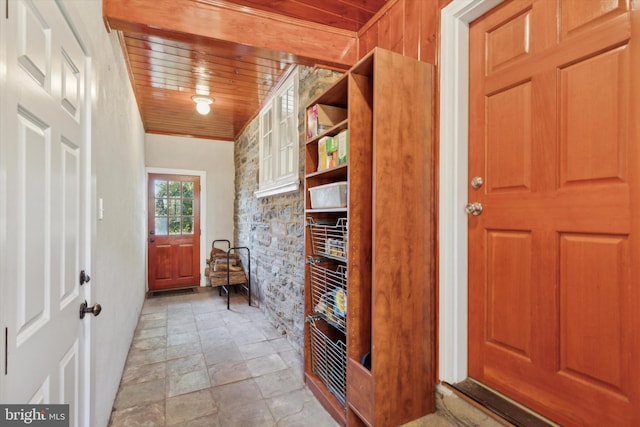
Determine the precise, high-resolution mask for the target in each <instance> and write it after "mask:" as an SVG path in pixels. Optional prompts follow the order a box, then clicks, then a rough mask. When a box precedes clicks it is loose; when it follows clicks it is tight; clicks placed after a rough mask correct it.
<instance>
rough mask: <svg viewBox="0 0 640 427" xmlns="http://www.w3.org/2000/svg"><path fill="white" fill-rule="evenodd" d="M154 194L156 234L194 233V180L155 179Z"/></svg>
mask: <svg viewBox="0 0 640 427" xmlns="http://www.w3.org/2000/svg"><path fill="white" fill-rule="evenodd" d="M154 196H155V213H154V215H155V221H154V222H155V224H154V225H155V233H156V235H159V236H166V235H181V234H193V233H194V230H193V227H194V217H193V202H194V186H193V182H192V181H175V180H174V181H155V183H154Z"/></svg>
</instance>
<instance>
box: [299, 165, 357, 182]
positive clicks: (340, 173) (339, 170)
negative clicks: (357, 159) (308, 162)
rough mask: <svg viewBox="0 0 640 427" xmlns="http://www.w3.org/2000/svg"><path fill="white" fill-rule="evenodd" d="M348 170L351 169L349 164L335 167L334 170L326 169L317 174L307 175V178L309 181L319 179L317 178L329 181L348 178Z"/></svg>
mask: <svg viewBox="0 0 640 427" xmlns="http://www.w3.org/2000/svg"><path fill="white" fill-rule="evenodd" d="M348 168H349V164H348V163H344V164H342V165H338V166H335V167H333V168H329V169H324V170H321V171H316V172H310V173H308V174H307V175H305V178H307V179H309V178H317V177H322V178H327V179H332V178H346V176H347V170H348Z"/></svg>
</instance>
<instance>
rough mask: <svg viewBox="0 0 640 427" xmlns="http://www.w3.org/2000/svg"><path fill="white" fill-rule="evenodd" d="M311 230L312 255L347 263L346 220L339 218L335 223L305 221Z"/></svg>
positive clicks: (310, 219)
mask: <svg viewBox="0 0 640 427" xmlns="http://www.w3.org/2000/svg"><path fill="white" fill-rule="evenodd" d="M307 225H308V226H309V229H310V230H311V246H312V248H313V254H314V255H317V256H325V257H328V258H332V259H336V260H339V261H343V262H346V261H347V218H339V219H338V221H337V222H336V223H326V222H316V221H315V220H313V218H308V219H307Z"/></svg>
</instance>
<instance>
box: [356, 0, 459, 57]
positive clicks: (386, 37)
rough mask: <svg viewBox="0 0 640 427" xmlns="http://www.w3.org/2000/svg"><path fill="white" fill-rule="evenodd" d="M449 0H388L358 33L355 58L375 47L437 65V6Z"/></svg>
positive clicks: (438, 26)
mask: <svg viewBox="0 0 640 427" xmlns="http://www.w3.org/2000/svg"><path fill="white" fill-rule="evenodd" d="M450 1H451V0H395V1H394V0H391V1H390V2H389V5H388V6H386V7H385V8H383V9H382V10H381V11H380V13H379V14H378V15H376V16H375V17H374V18H373V19H372V20H371V21H370V22H369V23H367V25H365V26H364V27H363V29H362V30H361V31H360V32H359V34H358V57H359V58H362V57H363V56H365V55H366V54H367V53H368V52H369V51H370V50H371V49H373V48H374V47H376V46H379V47H382V48H384V49H388V50H391V51H393V52H397V53H401V54H403V55H406V56H410V57H412V58H416V59H419V60H420V61H424V62H429V63H431V64H437V55H438V31H439V29H440V8H442V7H444V6H446V5H447V4H449V2H450Z"/></svg>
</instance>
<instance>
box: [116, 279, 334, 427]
mask: <svg viewBox="0 0 640 427" xmlns="http://www.w3.org/2000/svg"><path fill="white" fill-rule="evenodd" d="M309 420H313V425H314V426H318V427H321V426H327V427H333V426H337V424H336V423H335V421H334V420H333V419H332V418H331V416H330V415H329V414H328V413H327V412H326V411H325V410H324V408H323V407H322V406H321V405H320V404H319V403H318V401H317V400H316V399H315V397H314V396H313V394H312V393H311V392H310V391H309V389H308V388H307V387H306V386H305V385H304V382H303V368H302V358H301V355H300V354H299V353H298V352H297V351H296V350H295V349H294V348H293V347H292V346H291V344H290V343H289V342H288V341H287V339H286V338H285V337H283V336H282V335H281V334H280V333H279V332H278V331H277V330H276V329H275V328H274V327H273V326H272V325H271V324H270V323H269V322H268V321H267V320H266V318H265V317H264V314H263V313H262V312H261V311H260V309H258V308H256V307H250V306H249V305H248V304H247V299H246V296H243V295H240V294H238V295H236V294H234V293H232V298H231V310H227V307H226V298H225V297H220V296H218V292H217V291H212V290H211V289H209V288H204V289H203V288H200V289H197V290H196V291H195V292H193V293H192V292H189V293H181V294H168V293H167V294H159V295H158V296H154V297H151V298H147V299H146V300H145V303H144V306H143V308H142V313H141V315H140V321H139V323H138V327H137V329H136V332H135V335H134V338H133V342H132V344H131V348H130V350H129V356H128V358H127V363H126V366H125V369H124V373H123V376H122V380H121V383H120V390H119V391H118V395H117V397H116V400H115V403H114V407H113V412H112V414H111V421H110V423H109V425H110V426H111V427H121V426H150V427H151V426H153V427H160V426H193V427H195V426H212V427H215V426H224V427H227V426H265V427H268V426H303V425H309V424H308V423H309Z"/></svg>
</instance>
